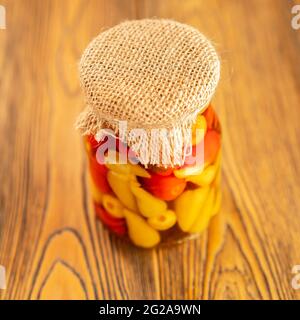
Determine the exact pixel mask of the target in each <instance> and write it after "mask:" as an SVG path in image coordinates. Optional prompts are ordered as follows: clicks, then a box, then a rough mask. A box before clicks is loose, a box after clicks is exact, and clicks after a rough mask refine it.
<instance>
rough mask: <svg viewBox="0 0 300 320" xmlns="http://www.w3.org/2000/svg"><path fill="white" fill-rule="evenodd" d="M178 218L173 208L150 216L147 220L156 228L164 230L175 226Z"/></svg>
mask: <svg viewBox="0 0 300 320" xmlns="http://www.w3.org/2000/svg"><path fill="white" fill-rule="evenodd" d="M176 220H177V219H176V214H175V212H174V211H173V210H166V211H165V212H163V213H161V214H159V215H157V216H154V217H151V218H149V219H148V220H147V221H148V223H149V225H150V226H151V227H153V228H154V229H156V230H161V231H163V230H167V229H170V228H171V227H173V226H174V225H175V223H176Z"/></svg>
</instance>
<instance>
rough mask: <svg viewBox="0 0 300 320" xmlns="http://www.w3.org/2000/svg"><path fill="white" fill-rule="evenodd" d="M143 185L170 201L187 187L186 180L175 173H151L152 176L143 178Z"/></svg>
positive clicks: (155, 194)
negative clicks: (162, 174) (177, 176)
mask: <svg viewBox="0 0 300 320" xmlns="http://www.w3.org/2000/svg"><path fill="white" fill-rule="evenodd" d="M141 181H142V186H143V187H144V188H145V189H146V190H147V191H149V192H150V193H152V194H153V195H154V196H155V197H157V198H159V199H162V200H166V201H170V200H174V199H176V198H177V197H178V196H179V195H180V194H181V193H182V192H183V190H184V189H185V187H186V181H185V180H184V179H178V178H176V177H175V176H174V175H170V176H161V175H158V174H153V175H151V178H142V179H141Z"/></svg>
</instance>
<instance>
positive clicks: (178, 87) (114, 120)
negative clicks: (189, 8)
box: [76, 19, 220, 166]
mask: <svg viewBox="0 0 300 320" xmlns="http://www.w3.org/2000/svg"><path fill="white" fill-rule="evenodd" d="M79 73H80V82H81V86H82V88H83V91H84V94H85V102H86V106H87V107H86V109H85V110H84V111H83V112H82V113H81V114H80V115H79V117H78V119H77V122H76V127H77V128H78V129H79V130H80V132H81V133H82V134H83V135H90V134H92V135H95V137H96V139H97V140H100V139H102V137H103V134H104V132H105V131H104V130H103V129H105V128H109V129H112V130H113V132H114V134H115V135H119V136H120V135H121V136H122V137H121V138H122V140H125V142H126V143H127V144H128V146H129V147H131V148H132V150H133V151H134V152H136V154H137V155H138V157H139V160H140V162H141V163H142V164H143V165H145V166H147V165H149V164H156V165H157V164H163V165H164V166H175V165H182V164H183V162H184V158H185V153H184V151H183V150H185V146H186V145H188V143H189V141H190V138H191V136H190V134H191V127H192V124H193V123H194V121H195V120H196V117H197V114H198V113H199V112H201V111H202V110H203V109H204V108H205V107H206V106H207V105H208V103H209V102H210V100H211V98H212V95H213V93H214V91H215V89H216V86H217V84H218V81H219V76H220V61H219V58H218V55H217V53H216V51H215V49H214V47H213V46H212V44H211V43H210V41H209V40H208V39H207V38H206V37H205V36H204V35H203V34H201V33H200V32H199V31H198V30H196V29H195V28H193V27H191V26H188V25H185V24H181V23H178V22H175V21H172V20H163V19H144V20H134V21H126V22H123V23H121V24H119V25H117V26H115V27H113V28H110V29H108V30H106V31H104V32H102V33H100V35H98V36H97V37H96V38H95V39H94V40H93V41H92V42H91V43H90V44H89V45H88V47H87V48H86V50H85V52H84V54H83V56H82V58H81V60H80V63H79ZM120 121H122V122H125V121H126V126H127V130H126V132H125V133H124V135H123V133H122V134H121V133H120V132H119V123H120ZM137 128H142V129H143V132H144V135H142V137H141V135H137V134H134V130H135V129H137ZM158 131H160V134H159V138H158V139H157V137H156V138H153V137H154V136H155V134H153V133H154V132H158Z"/></svg>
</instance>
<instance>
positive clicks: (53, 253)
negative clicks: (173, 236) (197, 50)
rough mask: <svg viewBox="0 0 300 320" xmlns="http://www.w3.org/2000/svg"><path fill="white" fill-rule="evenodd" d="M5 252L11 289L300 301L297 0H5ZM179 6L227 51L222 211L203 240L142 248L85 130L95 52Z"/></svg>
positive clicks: (1, 229) (19, 294)
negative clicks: (120, 223)
mask: <svg viewBox="0 0 300 320" xmlns="http://www.w3.org/2000/svg"><path fill="white" fill-rule="evenodd" d="M1 4H3V5H4V6H5V7H6V14H7V29H6V30H0V146H1V162H0V163H1V165H0V264H2V265H4V266H5V267H6V270H7V289H6V290H0V297H1V298H6V299H45V298H57V299H60V298H65V299H74V298H76V299H77V298H83V299H103V298H107V299H127V298H145V299H148V298H155V299H160V298H166V299H169V298H170V299H173V298H177V299H187V298H197V299H198V298H203V299H220V298H225V299H245V298H247V299H248V298H249V299H277V298H280V299H297V298H299V297H300V290H299V291H296V290H294V289H293V288H292V286H291V280H292V277H293V274H292V267H293V266H294V265H296V264H300V183H299V178H300V166H299V164H300V149H299V144H300V127H299V119H300V116H299V114H300V30H293V29H292V27H291V19H292V14H291V7H292V6H293V5H294V4H296V2H293V1H288V0H287V1H285V0H275V1H274V0H249V1H243V0H219V1H214V0H213V1H200V0H186V1H175V0H174V1H172V0H171V1H167V0H161V1H142V0H136V1H129V0H128V1H126V0H125V1H116V0H113V1H103V0H99V1H96V0H95V1H84V0H82V1H77V0H76V1H75V0H69V1H65V0H64V1H61V0H57V1H56V0H53V1H52V0H51V1H50V0H48V1H44V0H43V1H42V0H40V1H38V0H35V1H33V0H32V1H29V0H23V1H22V0H11V1H7V0H6V1H1ZM154 16H156V17H165V18H174V19H176V20H179V21H181V22H185V23H189V24H191V25H193V26H195V27H197V28H199V29H200V30H201V31H203V32H204V33H205V34H206V35H207V36H208V37H209V38H210V39H211V40H212V41H213V42H214V44H215V46H216V48H217V50H218V51H219V53H220V55H221V58H222V79H221V82H220V85H219V88H218V90H217V93H216V95H215V98H214V105H215V106H216V109H217V111H218V113H219V116H220V119H221V122H222V124H223V151H224V152H223V153H224V161H223V186H222V187H223V194H224V201H223V206H222V211H221V213H220V214H219V215H218V216H216V217H215V218H214V220H213V221H212V223H211V224H210V227H209V230H208V231H207V232H205V233H204V234H203V235H202V236H201V237H200V238H199V239H198V240H196V241H191V242H188V243H184V244H183V245H180V246H177V247H172V248H159V249H154V250H149V251H143V250H140V249H135V248H133V247H131V246H129V245H127V244H124V243H122V242H121V241H120V240H116V239H115V238H114V237H112V236H110V235H109V234H108V232H107V231H105V230H103V228H102V226H101V225H100V224H99V223H98V222H97V221H96V220H95V218H94V213H93V209H92V206H91V201H90V197H89V190H88V186H87V183H86V159H85V154H84V151H83V146H82V141H81V138H80V136H79V134H78V132H76V131H75V130H74V128H73V123H74V120H75V118H76V116H77V114H78V113H79V111H80V110H81V109H82V108H83V99H82V95H81V92H80V88H79V84H78V76H77V64H78V60H79V57H80V54H81V52H82V51H83V49H84V48H85V47H86V45H87V44H88V43H89V41H90V40H91V39H92V38H93V37H94V36H96V35H97V34H98V33H99V32H100V31H101V29H102V28H103V27H109V26H112V25H114V24H116V23H118V22H120V21H122V20H124V19H134V18H143V17H154Z"/></svg>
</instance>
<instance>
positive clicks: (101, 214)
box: [95, 204, 127, 236]
mask: <svg viewBox="0 0 300 320" xmlns="http://www.w3.org/2000/svg"><path fill="white" fill-rule="evenodd" d="M95 211H96V216H97V218H99V219H100V220H101V221H102V223H103V224H104V225H105V226H106V227H107V228H108V229H109V230H111V231H112V232H114V233H115V234H117V235H119V236H124V235H125V234H126V233H127V225H126V220H125V219H124V218H115V217H113V216H111V215H110V214H109V213H108V212H107V211H105V210H104V209H103V208H102V207H101V206H99V205H98V204H95Z"/></svg>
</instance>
